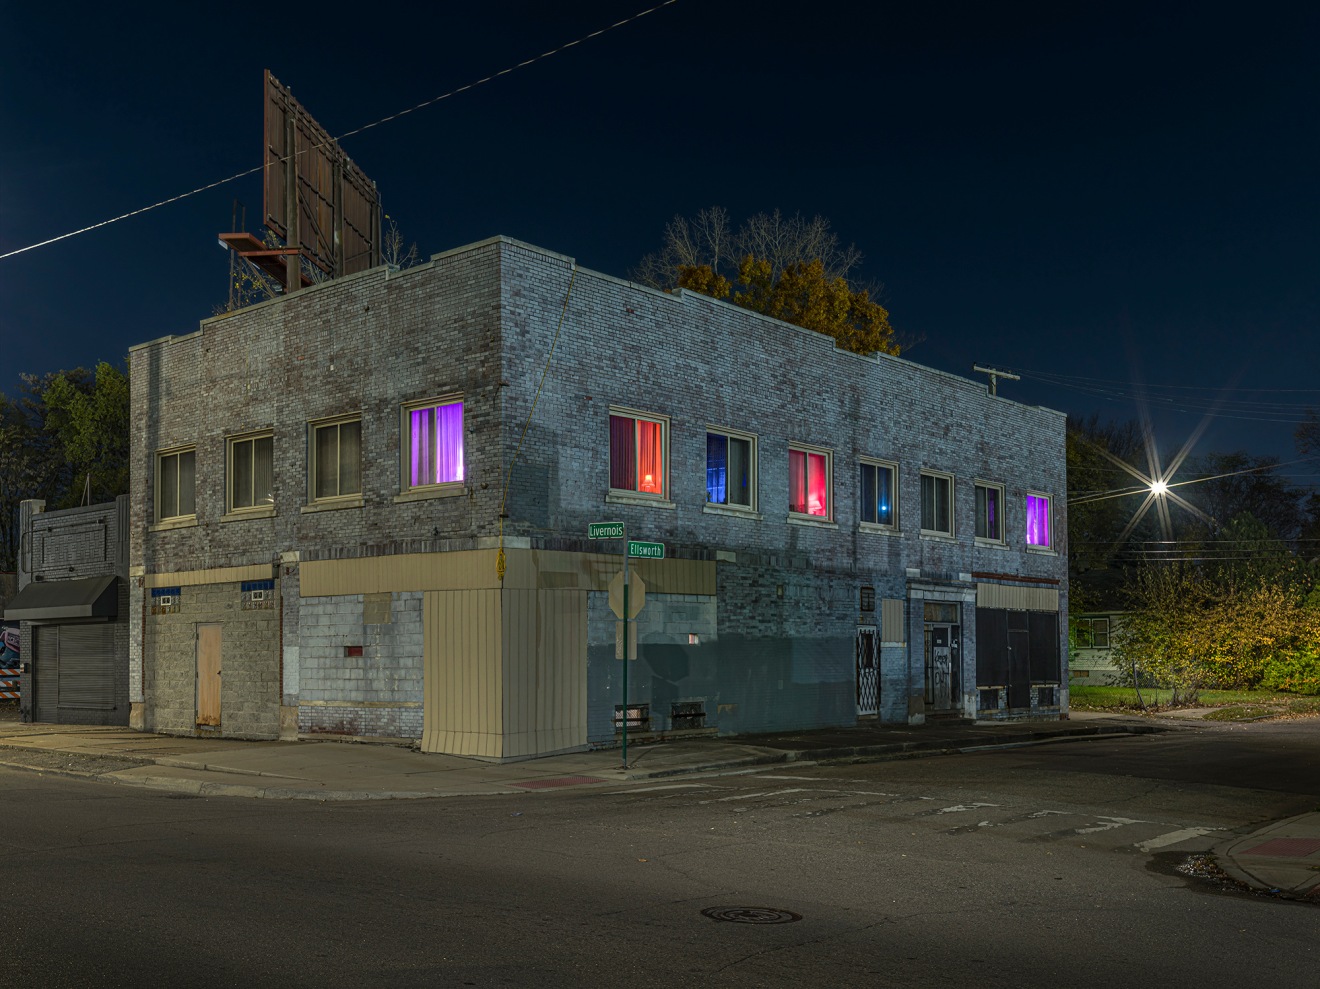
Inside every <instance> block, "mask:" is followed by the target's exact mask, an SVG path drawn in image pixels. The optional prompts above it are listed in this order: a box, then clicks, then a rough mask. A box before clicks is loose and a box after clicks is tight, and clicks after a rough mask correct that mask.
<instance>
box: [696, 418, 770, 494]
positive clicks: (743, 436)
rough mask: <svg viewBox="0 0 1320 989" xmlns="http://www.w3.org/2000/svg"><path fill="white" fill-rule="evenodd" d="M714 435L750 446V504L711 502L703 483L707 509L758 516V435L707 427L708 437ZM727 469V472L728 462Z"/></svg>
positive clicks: (748, 486) (748, 481) (748, 472)
mask: <svg viewBox="0 0 1320 989" xmlns="http://www.w3.org/2000/svg"><path fill="white" fill-rule="evenodd" d="M712 433H713V434H715V435H716V436H723V437H724V438H725V439H726V440H743V441H744V442H746V443H747V444H748V445H749V446H750V450H749V452H748V465H747V497H748V499H749V504H746V505H739V504H734V503H733V502H730V501H725V502H718V501H711V500H710V489H709V488H708V487H707V486H706V485H705V484H704V483H703V484H702V490H703V493H704V494H705V495H706V504H705V507H706V509H708V510H709V511H712V512H718V513H724V512H729V513H732V514H736V515H756V514H757V508H756V506H757V488H758V487H759V483H758V482H759V478H758V476H757V469H758V464H757V460H758V450H757V444H756V434H755V433H745V432H743V431H742V430H738V429H726V428H725V427H723V426H707V427H706V435H707V437H709V436H710V435H711V434H712ZM707 442H709V439H708V440H707ZM726 450H727V447H726ZM725 468H726V470H727V462H726V465H725ZM707 470H709V465H708V466H707ZM726 490H727V482H726Z"/></svg>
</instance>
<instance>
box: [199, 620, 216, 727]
mask: <svg viewBox="0 0 1320 989" xmlns="http://www.w3.org/2000/svg"><path fill="white" fill-rule="evenodd" d="M197 724H198V725H199V726H200V725H206V726H209V727H214V728H219V727H220V626H219V625H198V626H197Z"/></svg>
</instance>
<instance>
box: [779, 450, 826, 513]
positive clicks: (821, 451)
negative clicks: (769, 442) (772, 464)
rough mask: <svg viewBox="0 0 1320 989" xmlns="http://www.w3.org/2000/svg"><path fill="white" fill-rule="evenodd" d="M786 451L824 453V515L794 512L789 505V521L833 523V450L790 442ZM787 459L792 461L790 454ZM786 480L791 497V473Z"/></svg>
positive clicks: (791, 452)
mask: <svg viewBox="0 0 1320 989" xmlns="http://www.w3.org/2000/svg"><path fill="white" fill-rule="evenodd" d="M788 452H789V454H794V453H806V454H810V453H815V454H823V455H824V457H825V499H826V500H825V514H824V515H812V514H811V513H810V512H795V511H793V510H792V508H791V507H790V508H789V511H788V520H789V521H790V522H808V523H811V522H814V523H816V524H817V525H833V524H834V451H833V450H831V449H829V448H827V447H823V446H812V445H811V444H809V443H792V442H790V443H789V444H788ZM788 459H789V461H790V462H791V461H792V457H791V456H790V457H789V458H788ZM787 481H788V484H789V488H788V490H789V492H790V494H789V497H790V498H791V497H792V494H791V492H792V490H793V488H792V484H793V478H792V476H791V475H790V476H789V477H788V478H787ZM804 483H805V479H804Z"/></svg>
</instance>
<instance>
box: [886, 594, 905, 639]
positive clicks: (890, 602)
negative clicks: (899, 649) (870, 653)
mask: <svg viewBox="0 0 1320 989" xmlns="http://www.w3.org/2000/svg"><path fill="white" fill-rule="evenodd" d="M880 642H881V644H883V645H886V646H901V645H903V643H905V642H907V622H906V621H905V620H904V617H903V599H902V598H884V599H883V600H882V601H881V602H880Z"/></svg>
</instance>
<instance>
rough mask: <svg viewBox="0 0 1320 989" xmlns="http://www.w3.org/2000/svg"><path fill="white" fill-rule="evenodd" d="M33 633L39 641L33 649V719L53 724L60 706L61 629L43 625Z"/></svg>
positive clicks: (56, 626) (55, 626)
mask: <svg viewBox="0 0 1320 989" xmlns="http://www.w3.org/2000/svg"><path fill="white" fill-rule="evenodd" d="M33 632H34V633H35V635H36V639H37V643H36V646H35V648H34V649H33V652H34V653H35V654H36V661H37V665H36V666H35V667H34V669H35V672H36V676H35V677H33V683H34V686H35V692H36V693H35V701H34V703H33V705H32V708H33V711H32V717H33V718H34V719H35V720H37V721H43V722H53V721H56V720H57V719H58V715H59V705H60V694H59V686H60V627H59V626H58V625H41V626H38V627H37V628H35V629H33Z"/></svg>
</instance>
